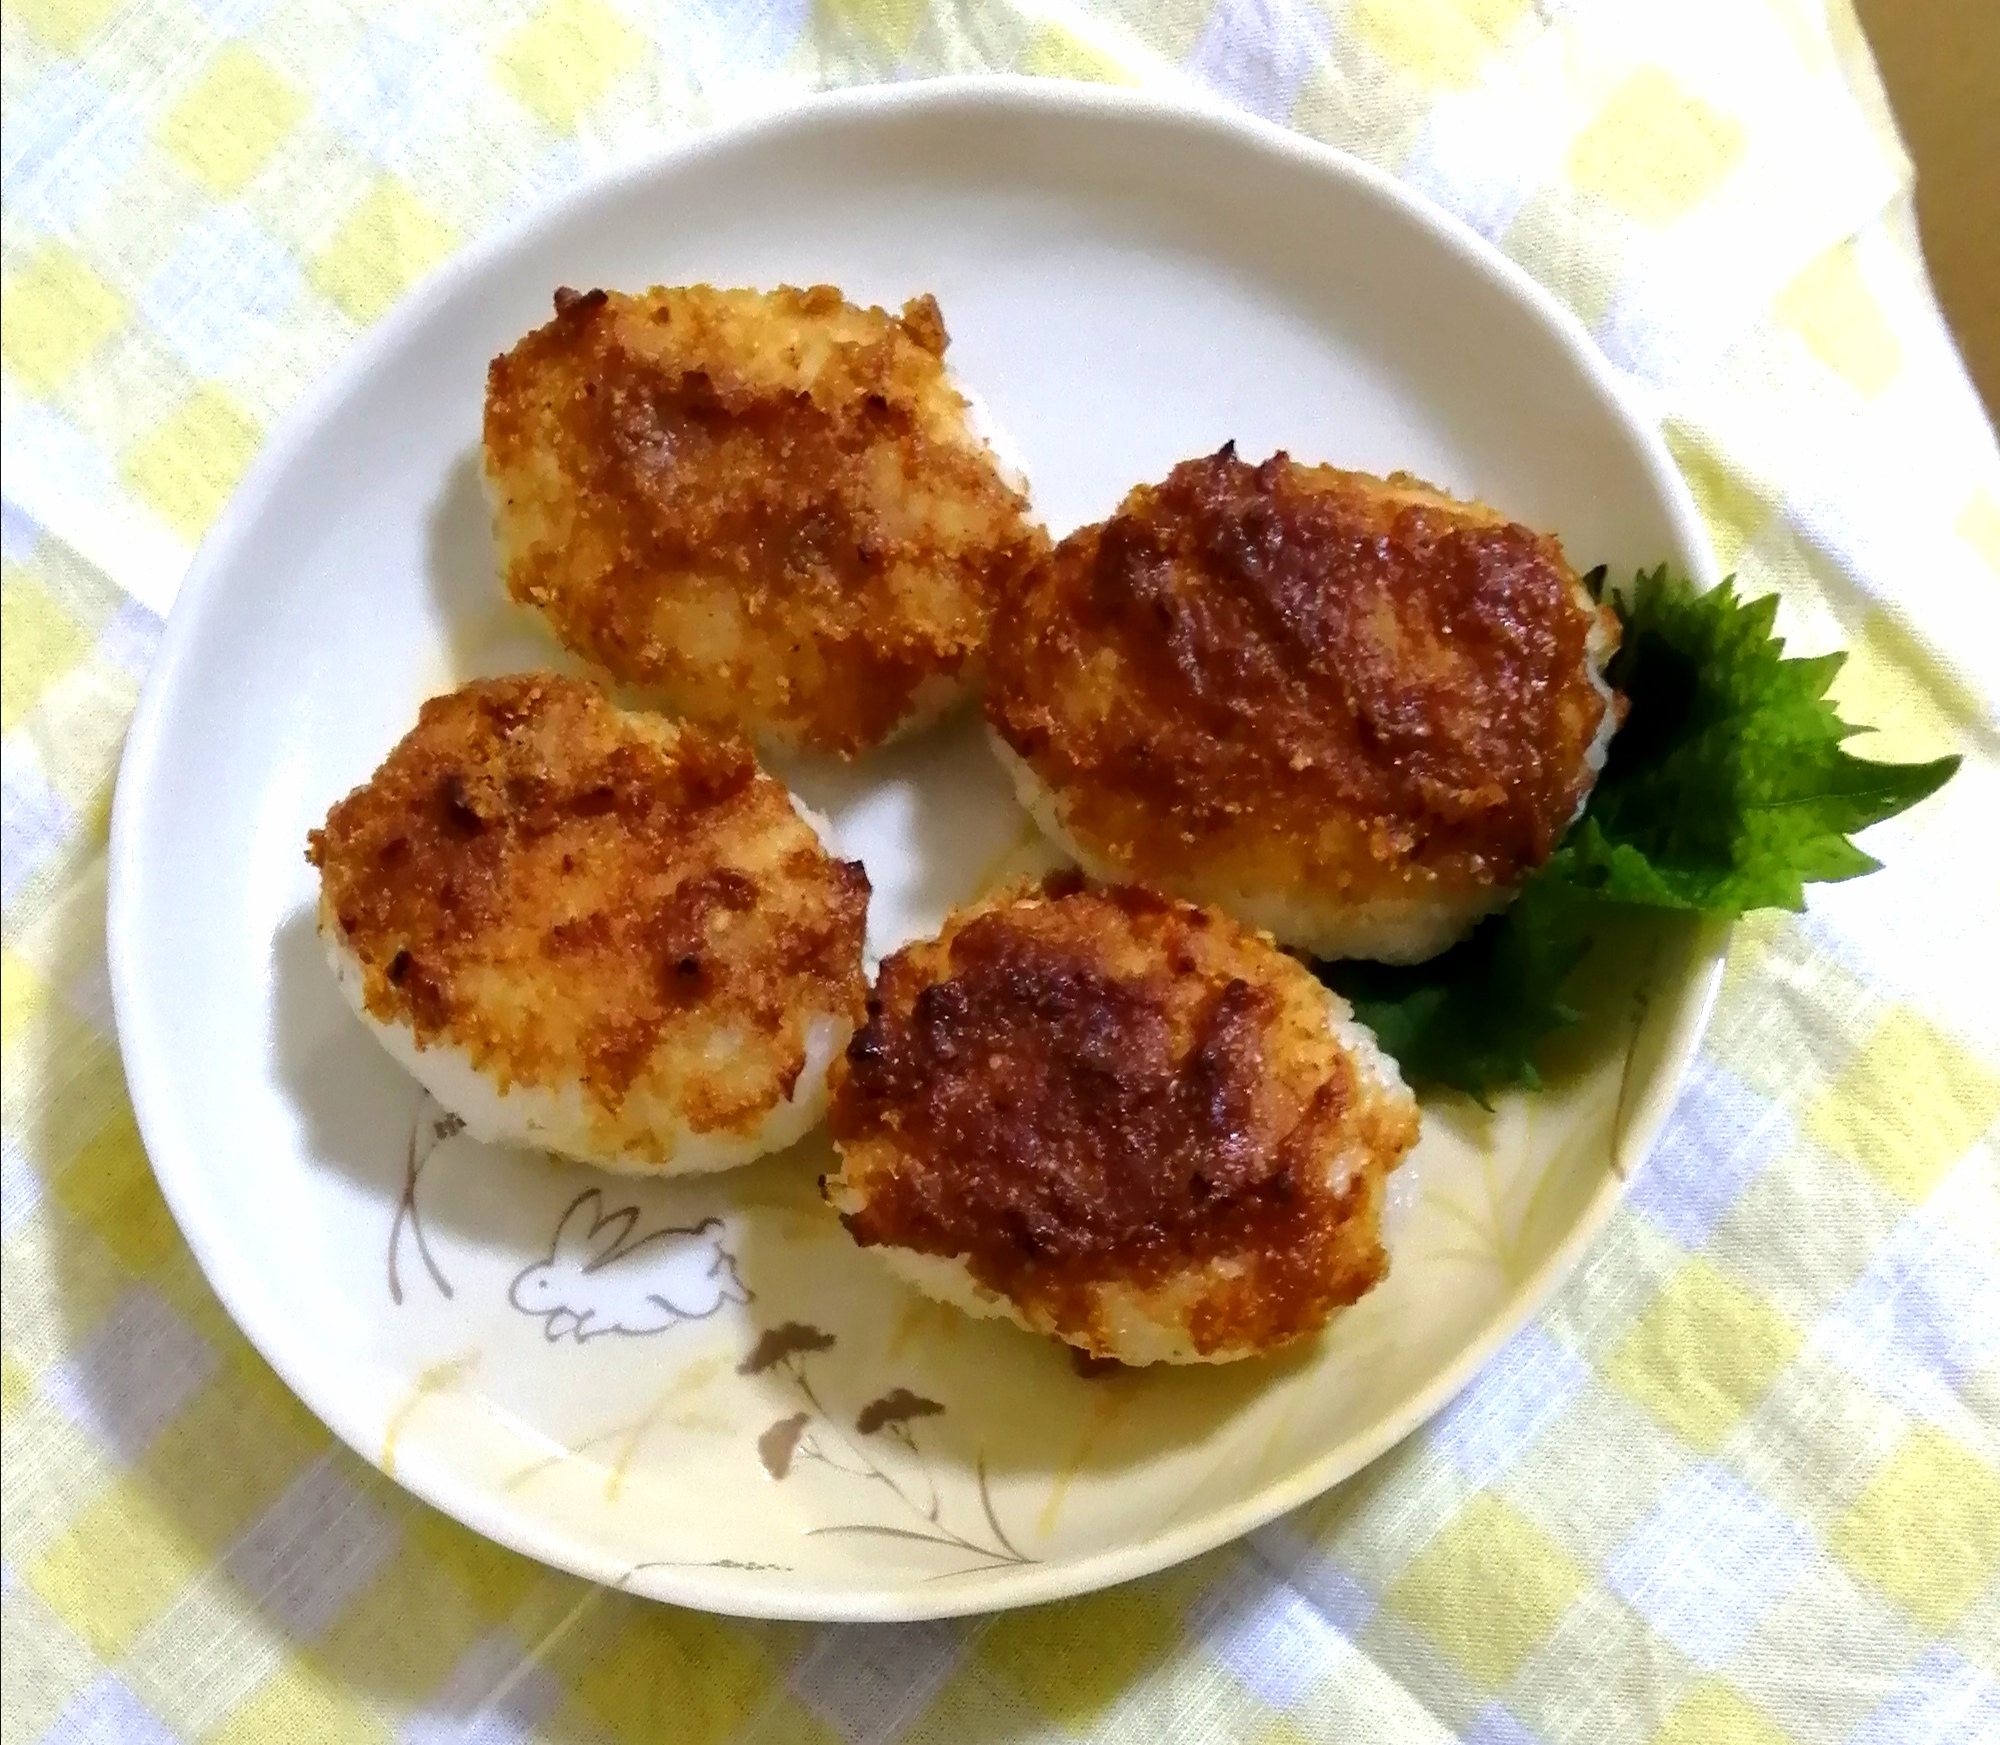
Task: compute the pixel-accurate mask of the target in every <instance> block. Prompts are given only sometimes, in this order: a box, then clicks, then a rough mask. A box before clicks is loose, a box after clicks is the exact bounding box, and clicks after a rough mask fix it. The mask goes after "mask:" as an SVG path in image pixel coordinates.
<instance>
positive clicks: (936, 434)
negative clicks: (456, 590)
mask: <svg viewBox="0 0 2000 1745" xmlns="http://www.w3.org/2000/svg"><path fill="white" fill-rule="evenodd" d="M945 346H946V337H945V330H944V323H943V321H942V319H941V318H940V317H939V314H938V308H937V304H936V303H935V302H933V301H932V300H931V299H930V298H929V297H919V298H916V299H915V300H914V301H912V302H910V303H908V304H906V305H905V306H904V309H903V312H902V314H901V315H900V316H894V315H890V314H888V313H886V312H885V311H883V310H881V309H858V308H856V307H855V306H853V305H852V304H849V303H847V302H844V301H843V300H842V298H841V295H840V293H839V292H838V291H836V290H834V289H833V288H832V287H830V286H825V285H821V286H816V287H814V288H813V289H811V290H803V291H802V290H795V289H793V288H791V287H789V286H787V287H784V288H782V289H780V290H777V291H774V292H771V293H769V294H764V293H760V292H756V291H724V290H716V289H713V288H711V287H709V286H706V285H697V286H693V287H690V288H685V289H679V290H663V289H654V290H652V291H649V292H647V293H646V294H645V295H643V296H638V297H628V296H624V295H621V294H619V293H616V292H612V293H606V292H603V291H591V292H588V293H586V294H584V295H581V296H579V295H578V294H576V293H575V292H572V291H559V292H558V293H557V294H556V317H555V319H554V320H553V321H551V322H550V323H549V324H548V325H547V326H546V327H543V328H540V329H538V330H537V331H536V332H534V333H531V334H529V335H528V336H527V338H525V339H523V340H522V341H521V342H520V344H518V345H517V346H515V347H514V349H513V350H512V351H510V352H508V353H507V354H506V355H505V356H504V357H499V358H496V359H494V361H493V366H492V369H491V370H490V371H489V373H488V376H487V386H486V472H487V477H488V481H489V484H490V486H491V488H492V492H493V496H494V499H495V513H496V522H497V527H498V531H499V536H500V542H501V545H502V548H503V558H504V562H505V567H506V577H507V586H508V589H509V591H510V592H511V593H512V594H513V595H514V597H515V598H516V599H518V600H522V601H525V602H527V603H528V604H530V605H533V606H536V607H539V608H540V609H541V610H542V611H543V612H544V613H545V614H546V615H547V617H548V620H549V623H550V624H551V625H552V626H553V627H554V629H555V632H556V634H557V635H558V636H559V637H560V638H561V639H562V640H563V642H564V643H566V644H567V645H568V646H569V647H570V648H572V649H574V650H576V651H577V652H578V653H580V654H582V655H584V656H586V657H587V658H589V659H590V660H592V661H595V662H596V663H597V664H598V665H600V666H602V667H603V668H604V669H605V670H606V671H607V672H609V673H610V674H612V675H613V676H614V677H615V678H617V679H620V680H622V681H624V682H626V683H629V684H633V685H638V686H643V687H646V688H647V689H648V690H649V691H651V692H653V693H655V694H656V695H657V697H658V698H659V700H660V701H661V702H663V703H664V704H665V705H666V706H667V707H668V708H670V709H672V710H673V711H675V712H677V713H680V714H684V715H687V716H690V717H692V718H694V719H697V720H702V721H708V722H711V723H716V724H720V725H725V726H730V727H734V728H736V729H738V730H739V731H742V732H746V733H749V734H751V735H753V736H755V737H759V738H768V739H771V740H773V741H777V742H782V743H785V744H794V745H806V746H811V747H814V748H817V749H820V750H825V751H834V752H840V753H843V754H846V755H852V754H853V753H855V752H857V751H860V750H863V749H865V748H866V747H868V746H871V745H874V744H876V743H878V742H879V741H881V740H882V739H883V738H885V737H886V736H888V735H889V734H890V733H892V732H893V731H894V730H895V729H896V728H897V727H898V726H900V725H902V724H904V722H905V720H906V718H908V717H909V716H910V714H911V712H912V709H913V707H914V706H920V705H921V703H922V702H923V701H924V698H921V697H919V689H920V687H926V691H927V694H928V690H930V689H935V688H936V686H937V685H938V684H942V683H944V682H948V681H951V680H954V679H959V678H970V677H971V676H973V673H974V672H975V670H976V667H977V664H978V661H979V657H980V655H981V654H982V652H983V650H984V646H985V641H986V633H987V625H988V620H989V617H990V613H991V606H992V602H993V600H994V599H995V598H996V597H997V596H998V595H1000V594H1002V593H1005V592H1007V591H1009V590H1010V589H1011V587H1012V586H1013V584H1014V582H1015V580H1016V578H1017V576H1018V575H1019V573H1020V571H1021V570H1022V568H1023V566H1024V565H1025V564H1026V563H1027V562H1028V561H1029V560H1030V559H1031V558H1032V557H1033V556H1034V555H1035V554H1036V553H1037V552H1039V551H1040V550H1041V549H1042V548H1043V547H1044V546H1045V544H1046V541H1045V540H1044V539H1043V538H1042V536H1041V534H1040V531H1039V529H1038V528H1036V527H1034V526H1032V525H1031V524H1030V523H1029V521H1028V519H1027V514H1026V511H1027V503H1026V501H1025V499H1024V498H1022V497H1021V496H1020V495H1019V494H1018V493H1017V492H1016V491H1014V490H1013V489H1011V488H1010V487H1009V486H1008V485H1007V484H1006V483H1005V482H1004V481H1003V480H1002V478H1001V476H1000V473H999V471H998V469H997V466H996V464H995V462H994V460H993V457H992V456H991V455H990V454H989V453H988V452H987V450H986V449H985V448H984V446H983V445H982V444H980V443H979V442H978V440H977V439H976V438H975V437H973V436H972V435H971V434H970V432H969V428H968V425H967V420H966V405H965V402H964V400H963V399H962V398H961V397H960V395H959V394H958V393H957V391H956V390H955V389H954V388H953V387H952V386H951V384H950V382H949V380H948V379H947V377H946V374H945V370H944V363H943V359H944V352H945ZM927 681H931V684H930V685H929V686H928V687H927V686H926V682H927Z"/></svg>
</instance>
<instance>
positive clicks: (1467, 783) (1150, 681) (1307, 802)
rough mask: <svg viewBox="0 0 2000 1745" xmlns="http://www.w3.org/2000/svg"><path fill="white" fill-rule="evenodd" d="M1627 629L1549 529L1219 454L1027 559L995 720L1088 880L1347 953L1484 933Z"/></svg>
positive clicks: (1582, 781)
mask: <svg viewBox="0 0 2000 1745" xmlns="http://www.w3.org/2000/svg"><path fill="white" fill-rule="evenodd" d="M1615 639H1616V619H1615V618H1614V617H1613V616H1612V615H1611V614H1610V613H1609V612H1608V611H1600V610H1599V609H1598V608H1596V607H1595V606H1594V605H1593V603H1592V602H1591V600H1590V597H1589V595H1588V593H1587V592H1586V591H1585V590H1584V588H1583V587H1582V585H1581V583H1580V582H1579V580H1578V578H1577V576H1576V573H1575V572H1574V571H1573V570H1572V569H1571V567H1570V566H1569V564H1568V562H1567V561H1566V560H1565V559H1564V557H1563V553H1562V548H1561V547H1560V546H1559V545H1558V544H1557V542H1556V541H1555V540H1554V539H1553V538H1550V537H1548V536H1547V535H1544V534H1538V533H1533V532H1531V531H1529V530H1528V529H1527V528H1525V527H1521V526H1518V525H1515V524H1513V523H1511V522H1509V521H1507V520H1506V519H1505V518H1504V517H1503V516H1501V515H1499V514H1498V513H1496V512H1495V511H1493V510H1491V509H1489V508H1487V507H1486V506H1484V505H1483V504H1478V503H1463V502H1458V501H1455V500H1453V499H1452V498H1450V497H1446V496H1444V495H1442V494H1440V493H1439V492H1437V491H1434V490H1432V489H1431V488H1429V487H1427V486H1424V485H1422V484H1420V483H1419V482H1418V481H1416V480H1414V479H1411V478H1409V477H1407V476H1406V475H1400V474H1399V475H1397V476H1395V477H1393V478H1390V479H1379V478H1375V477H1373V476H1371V475H1369V474H1365V473H1351V472H1340V471H1337V470H1335V469H1333V468H1331V467H1310V466H1301V465H1299V464H1297V463H1296V462H1294V461H1292V460H1291V459H1290V458H1289V457H1287V456H1286V455H1284V454H1279V455H1276V456H1274V457H1273V458H1272V459H1270V460H1268V461H1266V462H1264V463H1263V464H1262V465H1260V466H1252V465H1249V464H1248V463H1246V462H1244V461H1241V460H1239V459H1238V458H1237V457H1236V455H1235V453H1234V451H1233V448H1225V449H1223V450H1222V451H1221V452H1220V453H1217V454H1214V455H1210V456H1208V457H1207V458H1205V459H1201V460H1194V461H1187V462H1184V463H1182V464H1181V465H1180V466H1177V467H1175V468H1174V470H1173V471H1172V473H1171V474H1169V475H1168V477H1167V479H1166V480H1165V482H1164V483H1162V484H1159V485H1141V486H1140V487H1138V488H1137V489H1136V490H1134V491H1133V492H1132V493H1131V494H1130V495H1129V496H1128V497H1127V498H1126V499H1125V501H1124V503H1123V504H1122V505H1121V506H1120V508H1119V510H1118V512H1117V514H1115V515H1114V516H1113V517H1112V518H1111V519H1110V520H1109V521H1108V522H1104V523H1102V524H1099V525H1096V526H1091V527H1085V528H1083V529H1081V530H1080V531H1078V532H1076V533H1074V534H1072V535H1071V536H1070V537H1069V538H1067V539H1065V540H1064V541H1063V542H1062V544H1061V545H1060V546H1059V547H1058V548H1057V549H1056V551H1055V552H1054V553H1053V555H1052V556H1051V557H1050V558H1049V559H1048V560H1047V561H1046V562H1044V563H1043V564H1041V565H1040V566H1039V567H1038V568H1037V570H1036V571H1035V573H1034V575H1033V577H1032V579H1031V581H1030V583H1029V585H1028V586H1027V587H1026V588H1025V589H1023V590H1022V591H1021V592H1020V593H1019V594H1017V595H1016V596H1014V597H1013V598H1012V599H1011V600H1010V601H1009V602H1008V603H1007V604H1006V605H1005V606H1004V607H1003V608H1002V610H1001V612H1000V613H999V615H998V617H997V619H996V622H995V626H994V641H993V648H992V653H991V657H990V659H991V674H990V680H989V685H988V691H987V713H988V717H989V720H990V721H991V723H992V725H993V727H994V729H995V731H996V733H997V734H998V736H999V737H1000V739H1001V740H1002V741H1003V742H1004V744H1005V745H1006V746H1007V747H1008V748H1010V749H1011V750H1012V751H1013V752H1014V753H1015V754H1016V755H1017V756H1018V757H1019V758H1020V759H1021V760H1023V761H1024V762H1025V763H1026V765H1027V766H1028V769H1029V770H1030V771H1031V772H1032V774H1033V776H1034V777H1035V778H1037V779H1038V781H1039V782H1040V783H1041V784H1043V785H1044V787H1045V789H1046V790H1047V791H1048V793H1049V796H1050V797H1051V798H1052V799H1053V803H1054V810H1055V813H1056V816H1057V817H1058V818H1059V820H1060V825H1061V828H1062V830H1063V831H1064V832H1065V833H1066V834H1067V836H1068V837H1069V838H1070V839H1071V840H1072V842H1073V844H1074V845H1075V847H1076V848H1077V850H1078V851H1079V852H1080V853H1081V854H1082V855H1083V857H1084V858H1085V861H1086V864H1087V865H1090V866H1091V867H1092V870H1094V871H1099V872H1102V873H1105V874H1107V875H1113V874H1115V875H1116V876H1121V877H1129V878H1137V879H1142V880H1146V881H1149V882H1152V883H1156V884H1160V885H1162V886H1164V887H1165V888H1167V889H1170V890H1174V891H1178V892H1181V893H1183V894H1186V895H1190V896H1196V897H1201V898H1204V899H1206V900H1210V901H1215V902H1220V903H1223V904H1224V905H1225V906H1228V907H1230V908H1231V909H1232V912H1235V913H1238V914H1240V915H1242V916H1243V917H1244V918H1245V919H1248V920H1251V921H1253V922H1255V923H1257V924H1259V925H1262V926H1266V927H1268V928H1270V929H1271V930H1272V931H1274V932H1275V933H1277V935H1278V937H1279V938H1280V939H1281V940H1284V941H1285V942H1286V943H1289V944H1300V945H1304V946H1307V947H1308V948H1312V949H1318V950H1322V951H1326V950H1338V949H1340V945H1339V937H1340V935H1341V934H1342V931H1343V923H1344V921H1346V920H1355V921H1357V933H1358V935H1359V936H1364V937H1365V936H1367V935H1369V934H1370V932H1371V928H1372V930H1373V931H1379V932H1383V933H1384V936H1385V937H1388V936H1391V935H1394V934H1395V933H1396V931H1397V929H1398V928H1399V927H1402V926H1404V925H1405V924H1407V923H1410V922H1411V920H1412V918H1413V917H1415V918H1417V920H1419V921H1421V919H1422V917H1423V916H1424V915H1425V914H1426V913H1429V912H1433V911H1434V912H1437V913H1443V914H1451V915H1457V916H1460V917H1462V918H1464V920H1465V924H1466V925H1469V923H1470V920H1471V919H1476V918H1477V914H1478V913H1480V912H1483V911H1484V910H1485V909H1489V908H1491V907H1493V906H1496V904H1497V902H1498V901H1500V900H1502V898H1503V896H1504V893H1505V891H1506V890H1507V888H1508V887H1510V886H1512V885H1514V884H1517V883H1518V882H1519V881H1520V879H1521V878H1522V877H1523V876H1524V875H1525V874H1526V873H1527V872H1528V871H1529V870H1530V869H1532V868H1533V867H1535V866H1537V865H1539V864H1540V863H1541V862H1542V861H1543V860H1545V859H1546V858H1547V857H1548V855H1549V853H1550V852H1551V851H1552V849H1553V848H1554V847H1555V844H1556V842H1557V840H1558V839H1559V838H1560V837H1561V835H1562V833H1563V831H1564V830H1565V829H1566V828H1567V826H1568V824H1569V822H1570V820H1571V818H1572V817H1573V816H1574V814H1575V813H1576V811H1577V809H1578V807H1579V805H1580V803H1581V802H1582V800H1583V798H1584V796H1585V795H1586V794H1587V793H1588V792H1589V789H1590V786H1591V783H1592V781H1593V780H1594V779H1595V769H1594V767H1593V766H1594V764H1595V763H1601V760H1602V737H1601V734H1600V729H1601V728H1603V727H1606V726H1607V725H1608V724H1607V718H1606V711H1607V708H1608V707H1611V706H1612V705H1611V704H1610V703H1609V701H1608V698H1609V693H1608V691H1607V690H1606V689H1605V688H1604V687H1603V684H1602V680H1601V677H1600V675H1599V671H1598V669H1599V666H1600V665H1601V662H1602V661H1603V659H1605V658H1606V657H1608V655H1609V653H1610V652H1611V650H1612V648H1613V647H1615ZM1242 899H1248V900H1247V901H1245V900H1242ZM1370 915H1372V916H1373V917H1374V918H1375V921H1376V922H1379V923H1381V924H1382V925H1381V926H1380V927H1374V926H1373V924H1372V923H1370V924H1359V923H1360V922H1362V921H1363V920H1364V919H1365V918H1366V917H1368V916H1370ZM1289 917H1297V918H1298V924H1296V925H1293V924H1290V923H1289V921H1288V918H1289ZM1458 930H1459V931H1463V926H1460V927H1459V928H1458ZM1447 931H1448V930H1447ZM1418 932H1419V933H1421V932H1422V927H1421V926H1419V927H1418ZM1448 942H1449V940H1448V938H1443V939H1439V940H1438V941H1437V942H1436V943H1433V944H1431V945H1430V946H1429V950H1436V949H1439V948H1440V946H1441V945H1442V944H1444V943H1448ZM1368 954H1371V955H1372V954H1373V953H1368ZM1383 954H1384V955H1416V956H1423V955H1427V954H1428V952H1427V951H1425V950H1421V949H1420V950H1415V951H1414V952H1397V951H1394V950H1391V951H1387V952H1385V953H1383Z"/></svg>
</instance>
